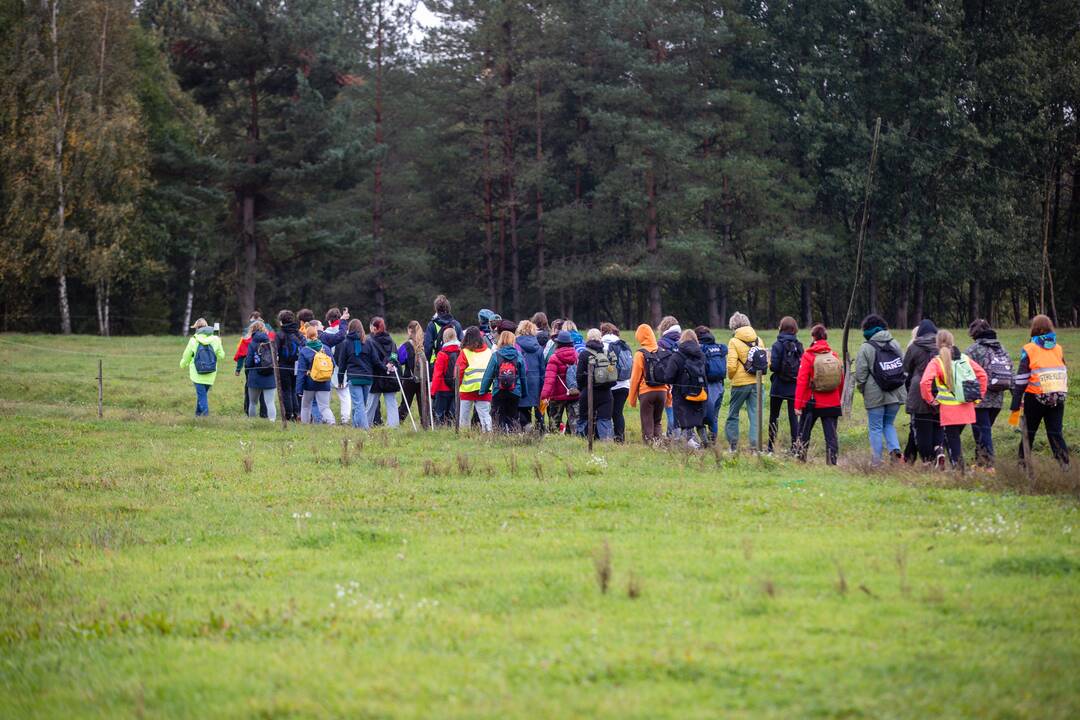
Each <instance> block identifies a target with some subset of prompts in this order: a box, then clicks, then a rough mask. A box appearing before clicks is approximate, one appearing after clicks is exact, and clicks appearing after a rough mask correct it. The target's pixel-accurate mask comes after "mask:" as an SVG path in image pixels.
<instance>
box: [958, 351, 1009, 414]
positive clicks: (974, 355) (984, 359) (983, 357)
mask: <svg viewBox="0 0 1080 720" xmlns="http://www.w3.org/2000/svg"><path fill="white" fill-rule="evenodd" d="M1000 349H1002V347H1001V343H1000V342H998V341H997V340H996V339H994V338H979V339H978V340H976V341H975V342H973V343H972V344H971V347H969V348H968V349H967V350H965V351H964V354H965V355H967V356H968V357H969V358H971V359H972V360H974V361H975V362H977V363H979V367H981V368H982V369H983V370H986V369H987V368H988V367H990V355H991V353H992V352H993V351H995V350H1000ZM1004 397H1005V393H1003V392H988V393H986V395H984V396H983V399H982V402H980V403H979V405H978V408H979V409H980V410H994V409H998V410H1000V409H1001V406H1002V400H1003V398H1004Z"/></svg>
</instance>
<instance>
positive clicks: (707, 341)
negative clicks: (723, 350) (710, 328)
mask: <svg viewBox="0 0 1080 720" xmlns="http://www.w3.org/2000/svg"><path fill="white" fill-rule="evenodd" d="M697 341H698V342H699V343H701V344H702V345H717V344H718V343H717V342H716V338H714V337H713V334H712V333H711V332H703V333H701V334H700V335H698V336H697Z"/></svg>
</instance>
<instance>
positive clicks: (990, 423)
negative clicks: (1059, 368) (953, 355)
mask: <svg viewBox="0 0 1080 720" xmlns="http://www.w3.org/2000/svg"><path fill="white" fill-rule="evenodd" d="M968 336H969V337H971V339H972V340H973V342H972V343H971V345H969V346H968V349H967V350H965V351H964V354H966V355H967V356H968V357H970V358H971V359H972V360H973V361H974V362H976V363H977V364H978V365H979V367H981V368H982V369H983V370H984V371H985V372H986V377H987V381H986V395H985V396H984V397H983V399H982V402H980V403H979V404H978V405H976V406H975V424H974V425H972V426H971V432H972V434H973V435H974V436H975V465H976V467H980V468H983V469H984V470H991V471H992V470H993V469H994V422H995V421H996V420H997V417H998V414H999V413H1001V408H1002V407H1003V405H1004V398H1005V392H1006V391H1007V390H1011V389H1012V386H1013V378H1014V376H1015V374H1016V373H1015V372H1014V371H1013V364H1012V358H1010V357H1009V353H1008V352H1007V351H1006V350H1005V348H1004V347H1002V345H1001V342H1000V341H998V337H997V332H995V331H994V329H993V328H992V327H991V326H990V323H989V322H987V321H986V320H984V319H983V318H978V319H976V320H974V321H973V322H972V323H971V325H969V326H968Z"/></svg>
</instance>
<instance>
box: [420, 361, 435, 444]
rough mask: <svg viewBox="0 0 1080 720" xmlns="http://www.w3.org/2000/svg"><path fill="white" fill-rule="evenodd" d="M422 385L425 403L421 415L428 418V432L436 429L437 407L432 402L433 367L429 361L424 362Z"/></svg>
mask: <svg viewBox="0 0 1080 720" xmlns="http://www.w3.org/2000/svg"><path fill="white" fill-rule="evenodd" d="M420 384H421V386H422V388H423V391H424V396H423V401H422V402H421V405H420V409H421V412H420V414H421V415H427V416H428V430H434V429H435V407H434V403H432V402H431V365H430V364H428V361H427V360H425V361H424V377H423V380H422V381H421V383H420ZM424 405H427V412H426V413H425V412H423V406H424Z"/></svg>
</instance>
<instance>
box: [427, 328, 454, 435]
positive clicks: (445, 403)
mask: <svg viewBox="0 0 1080 720" xmlns="http://www.w3.org/2000/svg"><path fill="white" fill-rule="evenodd" d="M460 355H461V342H460V341H459V340H458V336H457V330H455V329H454V327H453V326H452V325H447V326H446V327H444V328H443V336H442V346H441V347H440V348H439V353H438V354H437V355H436V356H435V368H434V370H433V371H432V375H431V398H432V402H433V406H432V412H433V413H434V415H435V424H436V425H453V424H454V418H455V417H456V416H455V414H454V402H455V399H456V396H455V393H454V387H455V385H456V382H455V379H454V374H455V373H456V372H457V362H458V356H460Z"/></svg>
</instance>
